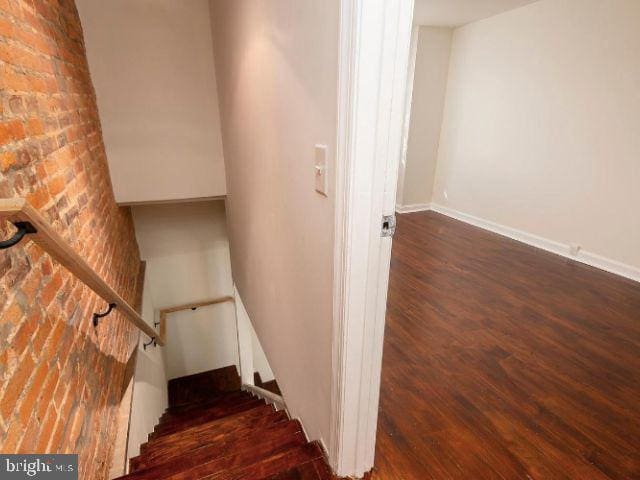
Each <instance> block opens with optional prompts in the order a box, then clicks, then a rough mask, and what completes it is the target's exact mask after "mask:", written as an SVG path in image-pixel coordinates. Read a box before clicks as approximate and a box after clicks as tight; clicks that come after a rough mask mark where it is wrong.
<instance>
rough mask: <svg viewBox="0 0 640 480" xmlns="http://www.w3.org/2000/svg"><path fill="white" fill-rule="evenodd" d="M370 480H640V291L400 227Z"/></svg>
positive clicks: (481, 237)
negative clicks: (374, 455)
mask: <svg viewBox="0 0 640 480" xmlns="http://www.w3.org/2000/svg"><path fill="white" fill-rule="evenodd" d="M639 248H640V246H639ZM371 478H373V479H376V480H378V479H381V480H382V479H383V480H394V479H402V480H411V479H421V480H423V479H436V480H446V479H465V480H480V479H503V480H511V479H534V480H538V479H544V480H551V479H553V480H555V479H571V480H590V479H594V480H607V479H609V480H611V479H640V285H639V284H637V283H634V282H632V281H629V280H625V279H623V278H620V277H616V276H614V275H611V274H608V273H605V272H602V271H600V270H597V269H594V268H591V267H588V266H585V265H582V264H579V263H577V262H573V261H570V260H567V259H564V258H562V257H559V256H556V255H553V254H549V253H546V252H544V251H542V250H538V249H535V248H532V247H529V246H527V245H524V244H522V243H518V242H515V241H512V240H509V239H506V238H504V237H501V236H499V235H496V234H492V233H489V232H486V231H483V230H481V229H478V228H475V227H472V226H469V225H466V224H464V223H461V222H458V221H456V220H452V219H449V218H447V217H444V216H442V215H439V214H437V213H434V212H423V213H416V214H407V215H400V216H399V218H398V228H397V233H396V236H395V239H394V246H393V258H392V267H391V278H390V289H389V301H388V315H387V327H386V338H385V351H384V358H383V371H382V390H381V399H380V418H379V427H378V443H377V456H376V467H375V470H374V473H373V475H372V476H371Z"/></svg>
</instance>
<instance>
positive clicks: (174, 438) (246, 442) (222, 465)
mask: <svg viewBox="0 0 640 480" xmlns="http://www.w3.org/2000/svg"><path fill="white" fill-rule="evenodd" d="M231 368H232V369H233V372H232V373H231V372H230V368H229V367H227V368H225V369H219V370H214V371H212V372H206V373H204V374H197V375H192V376H190V377H183V378H181V379H176V380H172V381H171V382H170V384H169V391H170V394H169V398H170V404H169V408H167V410H166V412H165V413H164V415H163V416H162V417H161V418H160V423H159V424H158V425H157V426H156V427H155V430H154V432H153V433H151V434H150V435H149V440H148V442H146V443H145V444H143V445H142V446H141V448H140V455H139V456H137V457H134V458H132V459H130V470H129V471H130V473H129V474H128V475H125V476H124V477H120V478H121V479H123V480H124V479H126V480H142V479H145V480H152V479H153V480H202V479H207V480H262V479H264V480H288V479H296V480H314V479H332V478H334V477H333V476H332V475H331V472H330V470H329V467H328V466H327V465H326V463H325V460H324V457H323V451H322V449H321V448H320V446H319V445H318V444H317V443H315V442H314V443H309V442H307V440H306V438H305V436H304V433H303V431H302V427H301V425H300V423H299V422H298V421H297V420H290V419H289V418H288V416H287V414H286V413H285V412H284V411H279V412H277V411H276V410H275V409H274V408H273V407H272V406H270V405H267V404H266V403H265V402H264V400H261V399H258V398H256V397H254V396H253V395H251V394H250V393H247V392H244V391H241V390H240V380H239V378H237V373H235V367H231ZM221 378H222V379H223V381H221V380H220V379H221Z"/></svg>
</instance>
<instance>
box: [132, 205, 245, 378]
mask: <svg viewBox="0 0 640 480" xmlns="http://www.w3.org/2000/svg"><path fill="white" fill-rule="evenodd" d="M132 211H133V218H134V223H135V228H136V236H137V238H138V244H139V245H140V253H141V256H142V258H143V259H144V260H146V261H147V278H148V279H149V293H150V295H151V299H152V302H153V305H154V307H155V308H156V310H159V309H162V308H167V307H171V306H175V305H182V304H186V303H191V302H195V301H199V300H206V299H211V298H217V297H222V296H226V295H231V294H232V292H233V282H232V279H231V264H230V261H229V240H228V238H227V231H226V226H225V210H224V203H223V202H221V201H214V202H196V203H180V204H173V205H148V206H136V207H133V209H132ZM167 327H168V328H167V344H166V346H165V347H164V350H165V360H166V368H167V377H168V378H176V377H180V376H184V375H190V374H193V373H198V372H202V371H206V370H211V369H214V368H220V367H225V366H228V365H237V364H238V349H237V333H236V325H235V312H234V307H233V304H232V303H223V304H219V305H214V306H209V307H203V308H200V309H198V310H196V311H195V312H193V311H191V310H188V311H185V312H178V313H175V314H171V315H169V316H168V317H167Z"/></svg>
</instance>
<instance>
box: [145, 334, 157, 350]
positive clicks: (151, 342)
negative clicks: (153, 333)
mask: <svg viewBox="0 0 640 480" xmlns="http://www.w3.org/2000/svg"><path fill="white" fill-rule="evenodd" d="M150 345H153V346H154V347H157V346H158V344H157V343H156V337H151V340H149V342H148V343H143V344H142V348H143V349H144V350H146V349H147V347H148V346H150Z"/></svg>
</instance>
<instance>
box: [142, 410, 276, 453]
mask: <svg viewBox="0 0 640 480" xmlns="http://www.w3.org/2000/svg"><path fill="white" fill-rule="evenodd" d="M256 410H257V411H258V412H257V413H260V412H262V413H260V414H256V415H252V416H243V415H241V416H239V417H238V418H236V417H227V418H226V419H224V421H219V420H214V421H213V422H209V423H204V424H201V425H198V426H195V427H191V428H188V429H185V430H183V431H180V432H174V433H171V434H169V435H165V436H162V437H158V438H156V439H153V440H150V441H148V442H147V443H144V444H143V445H142V446H141V447H140V453H141V454H142V455H148V454H151V453H153V452H156V451H166V450H167V449H173V450H176V449H177V448H179V447H181V446H187V445H195V446H196V447H198V446H200V445H205V444H208V443H211V442H215V441H216V440H217V439H219V438H220V437H222V436H225V435H236V436H238V435H242V434H244V433H247V432H250V431H251V430H252V429H256V428H265V427H269V426H271V425H274V424H277V423H282V422H286V421H288V417H287V415H286V413H285V412H276V411H275V410H273V408H272V407H271V406H269V405H264V406H263V407H260V408H258V409H256ZM269 410H270V411H269Z"/></svg>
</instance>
